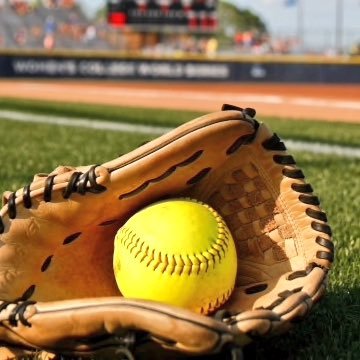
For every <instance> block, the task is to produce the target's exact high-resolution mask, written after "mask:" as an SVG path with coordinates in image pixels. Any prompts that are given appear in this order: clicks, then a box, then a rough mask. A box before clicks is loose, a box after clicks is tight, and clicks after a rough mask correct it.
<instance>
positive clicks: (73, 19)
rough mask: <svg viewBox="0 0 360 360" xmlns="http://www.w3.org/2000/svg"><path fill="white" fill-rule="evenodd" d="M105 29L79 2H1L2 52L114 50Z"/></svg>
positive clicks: (42, 0) (63, 0)
mask: <svg viewBox="0 0 360 360" xmlns="http://www.w3.org/2000/svg"><path fill="white" fill-rule="evenodd" d="M101 27H102V24H101V23H97V24H93V22H92V21H90V20H89V19H87V18H86V17H85V16H84V14H83V13H82V11H81V9H79V8H78V7H77V5H76V2H75V0H0V48H29V49H39V48H45V49H49V50H51V49H54V48H65V49H67V48H70V49H86V48H99V49H101V48H105V49H108V48H111V43H109V41H108V39H107V38H105V37H106V36H105V35H104V33H105V31H103V36H101V34H102V32H101ZM104 30H105V29H104ZM106 30H107V29H106ZM107 34H108V31H106V35H107ZM102 37H103V38H102Z"/></svg>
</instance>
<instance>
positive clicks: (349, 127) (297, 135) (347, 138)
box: [0, 98, 360, 146]
mask: <svg viewBox="0 0 360 360" xmlns="http://www.w3.org/2000/svg"><path fill="white" fill-rule="evenodd" d="M235 105H236V104H235ZM220 107H221V104H219V110H220ZM1 109H10V110H16V111H24V112H30V113H35V114H52V115H59V116H66V117H69V118H73V117H75V118H76V117H84V118H88V119H98V120H111V121H119V122H126V123H132V124H150V125H159V126H171V127H175V126H177V125H180V124H182V123H184V122H186V121H189V120H191V119H192V118H195V117H197V116H200V115H203V114H204V113H201V112H195V111H177V110H164V109H141V108H126V107H117V106H105V105H103V106H102V105H87V104H72V103H64V102H62V103H60V102H44V101H36V100H19V99H10V98H0V110H1ZM258 115H259V120H260V121H266V123H267V124H269V125H270V126H271V128H272V129H273V130H274V131H276V132H278V133H280V134H281V136H282V137H284V138H291V139H297V140H304V141H317V142H321V143H329V144H341V145H347V146H360V126H359V125H357V124H346V123H340V122H339V123H331V124H329V123H327V122H323V121H315V120H314V121H303V120H301V119H299V120H291V121H288V120H286V119H277V118H269V117H267V118H266V117H262V116H261V114H258Z"/></svg>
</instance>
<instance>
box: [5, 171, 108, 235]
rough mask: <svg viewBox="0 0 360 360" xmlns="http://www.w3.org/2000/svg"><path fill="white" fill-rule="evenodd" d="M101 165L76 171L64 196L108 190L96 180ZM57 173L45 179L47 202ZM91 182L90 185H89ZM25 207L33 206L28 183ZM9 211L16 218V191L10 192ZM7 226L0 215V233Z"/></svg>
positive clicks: (45, 199) (24, 192) (24, 198)
mask: <svg viewBox="0 0 360 360" xmlns="http://www.w3.org/2000/svg"><path fill="white" fill-rule="evenodd" d="M97 166H99V165H93V166H92V167H91V168H90V169H89V170H88V171H87V172H85V173H82V172H74V173H73V174H72V175H71V177H70V179H69V182H68V184H67V186H66V188H65V189H64V191H63V193H62V196H63V198H64V199H68V198H70V196H71V195H72V194H73V193H78V194H80V195H85V194H86V192H91V193H93V194H98V193H101V192H103V191H105V190H106V187H105V186H102V185H100V184H98V183H97V182H96V173H95V169H96V167H97ZM55 177H56V175H51V176H48V177H47V179H46V180H45V186H44V195H43V199H44V201H45V202H50V201H51V197H52V192H53V188H54V178H55ZM88 184H89V185H88ZM22 199H23V203H24V207H25V208H26V209H30V208H31V207H32V201H31V195H30V185H26V186H25V187H24V189H23V195H22ZM7 205H8V213H9V218H10V219H15V218H16V193H15V192H13V193H11V194H10V196H9V199H8V203H7ZM4 229H5V226H4V223H3V220H2V218H1V217H0V234H2V233H3V232H4Z"/></svg>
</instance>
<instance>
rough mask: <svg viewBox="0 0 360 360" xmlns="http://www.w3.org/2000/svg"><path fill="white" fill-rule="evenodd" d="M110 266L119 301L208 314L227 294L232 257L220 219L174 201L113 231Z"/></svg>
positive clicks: (228, 235) (184, 201)
mask: <svg viewBox="0 0 360 360" xmlns="http://www.w3.org/2000/svg"><path fill="white" fill-rule="evenodd" d="M113 266H114V274H115V278H116V282H117V284H118V287H119V289H120V291H121V293H122V294H123V296H125V297H128V298H137V299H146V300H153V301H157V302H162V303H166V304H172V305H176V306H180V307H184V308H187V309H190V310H193V311H195V312H198V313H202V314H208V313H211V312H213V311H214V310H216V309H217V308H218V307H220V306H221V305H222V304H223V303H224V302H225V301H226V300H227V299H228V298H229V296H230V294H231V293H232V290H233V288H234V285H235V278H236V271H237V256H236V249H235V244H234V241H233V238H232V236H231V233H230V231H229V229H228V227H227V226H226V224H225V222H224V220H223V219H222V217H221V216H220V215H219V214H218V213H217V212H216V211H215V210H214V209H213V208H211V207H210V206H208V205H206V204H204V203H201V202H199V201H196V200H192V199H186V198H179V199H170V200H165V201H160V202H157V203H154V204H152V205H150V206H147V207H146V208H144V209H142V210H140V211H139V212H137V213H136V214H135V215H133V216H132V217H131V218H130V219H129V220H128V221H127V222H126V223H125V224H124V226H122V227H121V228H120V229H119V231H118V232H117V234H116V237H115V242H114V259H113Z"/></svg>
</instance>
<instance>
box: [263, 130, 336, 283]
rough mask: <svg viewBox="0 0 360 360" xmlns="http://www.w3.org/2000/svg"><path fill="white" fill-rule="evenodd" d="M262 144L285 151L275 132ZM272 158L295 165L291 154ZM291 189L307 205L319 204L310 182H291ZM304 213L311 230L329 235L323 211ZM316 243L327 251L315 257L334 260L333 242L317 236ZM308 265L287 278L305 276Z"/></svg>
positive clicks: (295, 173)
mask: <svg viewBox="0 0 360 360" xmlns="http://www.w3.org/2000/svg"><path fill="white" fill-rule="evenodd" d="M262 146H263V147H264V148H265V149H266V150H274V151H286V147H285V144H284V143H283V142H282V141H281V139H280V138H279V137H278V136H277V134H274V135H273V136H272V137H271V138H269V139H267V140H265V141H264V142H263V144H262ZM273 160H274V162H275V163H277V164H280V165H295V164H296V162H295V160H294V158H293V157H292V156H291V155H274V156H273ZM282 173H283V175H284V176H286V177H288V178H291V179H304V178H305V176H304V174H303V172H302V171H301V170H300V169H287V168H283V170H282ZM291 188H292V190H294V191H296V192H298V193H299V194H300V195H299V198H298V199H299V201H300V202H302V203H304V204H308V205H315V206H318V205H320V201H319V198H318V197H317V196H315V195H312V192H313V189H312V187H311V185H310V184H296V183H293V184H292V185H291ZM305 212H306V215H307V216H309V217H311V218H313V219H315V220H314V221H312V223H311V227H312V228H313V230H315V231H318V232H320V233H324V234H327V235H329V236H331V235H332V231H331V228H330V226H329V225H327V224H324V223H326V222H327V217H326V214H325V213H324V212H323V211H318V210H314V209H311V208H307V209H306V211H305ZM316 220H320V221H322V222H324V223H320V222H318V221H316ZM315 241H316V243H317V244H319V245H320V246H323V247H324V248H326V249H327V250H328V251H318V252H317V253H316V257H317V258H318V259H323V260H328V261H329V262H333V260H334V244H333V243H332V242H331V241H330V240H328V239H325V238H323V237H322V236H320V235H319V236H317V237H316V239H315ZM313 265H314V266H318V265H316V264H313ZM314 266H312V267H311V268H310V267H309V268H308V269H307V270H304V271H296V272H294V273H293V274H291V275H290V277H291V278H290V277H289V280H291V279H294V278H296V277H300V276H306V275H307V274H308V273H309V272H310V271H311V270H312V268H313V267H314Z"/></svg>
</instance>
